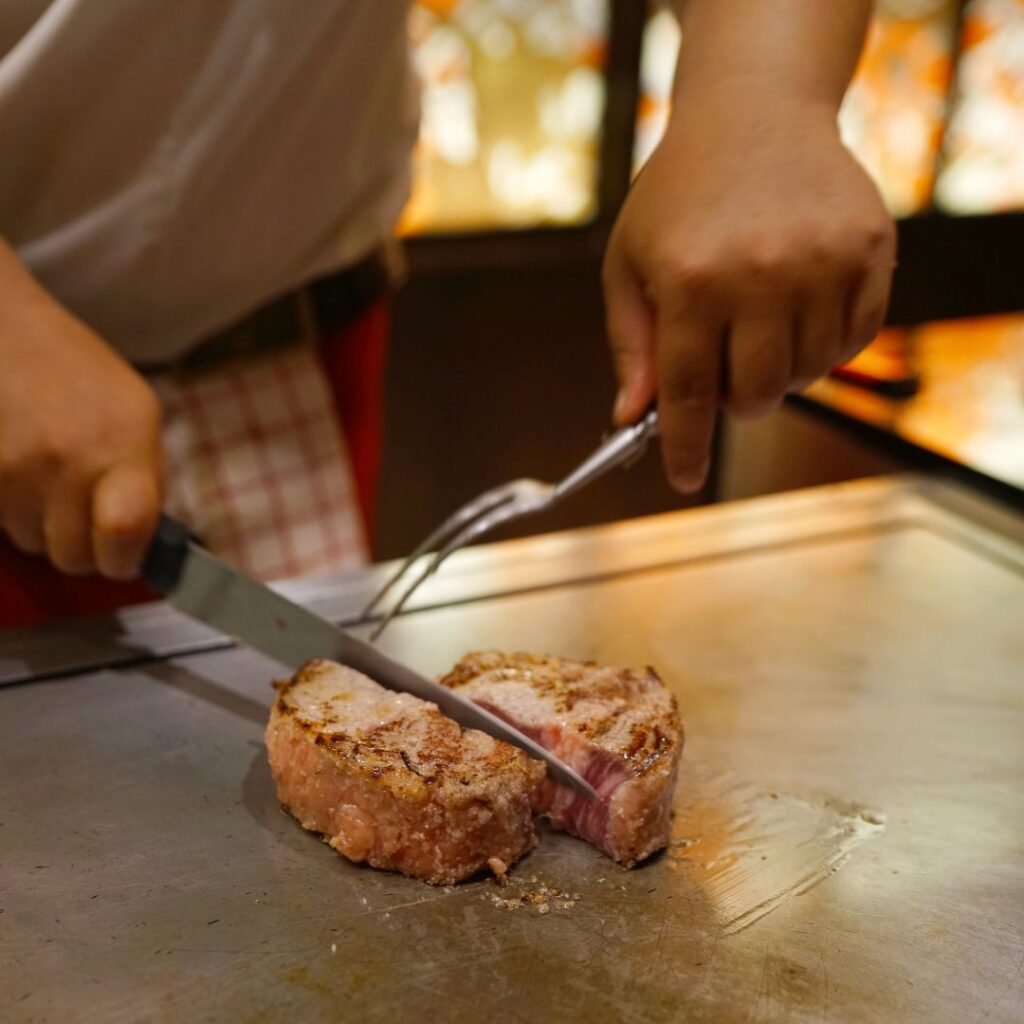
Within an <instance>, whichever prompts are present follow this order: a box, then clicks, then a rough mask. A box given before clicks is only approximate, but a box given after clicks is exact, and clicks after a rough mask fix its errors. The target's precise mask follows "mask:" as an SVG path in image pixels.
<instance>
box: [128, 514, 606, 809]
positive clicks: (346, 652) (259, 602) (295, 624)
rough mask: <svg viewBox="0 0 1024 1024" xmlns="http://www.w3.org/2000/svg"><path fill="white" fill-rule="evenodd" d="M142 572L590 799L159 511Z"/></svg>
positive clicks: (534, 749) (467, 708) (293, 657)
mask: <svg viewBox="0 0 1024 1024" xmlns="http://www.w3.org/2000/svg"><path fill="white" fill-rule="evenodd" d="M142 576H143V579H145V581H146V583H147V584H148V585H149V586H150V588H151V589H152V590H154V591H155V592H156V593H158V594H160V595H161V596H162V597H164V598H166V599H167V600H168V601H169V602H170V603H171V604H172V605H174V606H175V608H177V609H178V610H179V611H183V612H185V614H186V615H191V616H192V617H193V618H195V619H199V620H200V621H201V622H204V623H206V624H207V625H208V626H213V628H214V629H218V630H220V631H221V632H222V633H227V634H228V635H229V636H232V637H235V638H236V639H238V640H241V641H242V642H243V643H245V644H247V645H248V646H250V647H255V648H256V649H257V650H259V651H262V652H263V653H264V654H269V655H270V656H271V657H272V658H274V659H275V660H277V661H280V662H281V663H282V664H284V665H287V666H288V667H289V668H298V667H299V666H300V665H302V664H303V663H305V662H307V661H309V660H310V659H311V658H330V659H332V660H334V661H339V662H341V663H342V664H344V665H348V666H349V667H350V668H354V669H356V671H358V672H362V673H363V674H364V675H367V676H369V677H370V678H371V679H373V680H375V681H376V682H378V683H380V684H381V686H386V687H387V688H388V689H391V690H399V691H402V692H404V693H411V694H412V695H413V696H415V697H419V698H420V699H421V700H428V701H430V702H431V703H433V704H436V705H437V706H438V707H439V708H440V709H441V710H442V711H443V712H444V713H445V714H446V715H447V716H448V717H449V718H453V719H455V721H456V722H458V723H459V724H460V725H464V726H466V727H467V728H470V729H479V730H480V731H481V732H486V733H488V734H489V735H491V736H494V737H495V738H496V739H500V740H504V741H505V742H506V743H512V744H515V746H517V747H520V748H521V749H522V750H525V751H526V753H527V754H529V755H530V756H531V757H536V758H539V759H540V760H542V761H544V762H545V764H546V765H547V766H548V769H549V771H550V772H551V775H552V777H553V778H554V779H555V781H556V782H560V783H563V784H564V785H568V786H571V787H572V788H573V789H574V790H575V791H576V792H577V793H579V794H581V795H582V796H586V797H588V798H591V799H595V798H596V797H597V793H596V792H594V789H593V788H592V787H591V786H590V785H589V784H588V783H587V782H586V781H585V780H584V779H583V778H582V777H581V776H580V775H578V774H577V773H576V772H575V771H573V769H572V768H570V767H569V766H568V765H567V764H565V763H564V762H562V761H560V760H559V759H558V758H557V757H555V756H554V755H553V754H551V753H550V752H549V751H547V750H545V749H544V748H543V747H542V746H541V745H540V744H539V743H537V742H535V741H534V740H532V739H530V737H529V736H526V735H524V734H523V733H521V732H520V731H519V730H518V729H514V728H512V726H510V725H508V724H507V723H506V722H503V721H502V720H501V719H500V718H498V717H497V715H493V714H491V713H490V712H489V711H485V710H484V709H483V708H481V707H478V706H477V705H476V704H474V703H473V702H472V701H470V700H468V699H467V698H465V697H463V696H462V695H461V694H459V693H456V692H455V691H454V690H449V689H448V688H447V687H445V686H442V685H441V684H440V683H435V682H433V681H432V680H430V679H427V678H426V677H425V676H421V675H420V674H419V673H417V672H414V671H413V670H412V669H410V668H408V667H406V666H405V665H402V664H400V663H399V662H397V661H393V660H392V659H391V658H389V657H387V656H386V655H384V654H382V653H381V652H380V651H379V650H377V648H376V647H374V646H372V645H371V644H368V643H366V642H365V641H363V640H359V639H358V638H357V637H354V636H352V635H351V634H350V633H346V632H345V631H344V630H343V629H339V628H338V627H337V626H335V625H333V624H332V623H330V622H328V621H327V620H326V619H322V618H321V617H320V616H319V615H315V614H314V613H313V612H311V611H309V610H308V609H306V608H303V607H302V606H301V605H298V604H295V603H294V602H292V601H289V600H288V599H287V598H285V597H282V596H281V595H280V594H278V593H276V592H275V591H273V590H271V589H270V587H267V586H264V585H263V584H262V583H259V582H257V581H256V580H253V579H250V578H249V577H248V576H246V575H244V574H243V573H240V572H238V571H237V570H236V569H232V568H231V566H229V565H227V564H226V563H224V562H222V561H221V560H220V559H219V558H216V557H215V556H213V555H211V554H210V552H209V551H207V550H206V549H205V548H203V547H202V545H200V544H199V543H198V542H197V541H196V540H195V538H194V537H192V535H191V534H190V533H189V531H188V529H187V528H186V527H185V526H184V525H183V524H182V523H179V522H177V520H174V519H172V518H171V517H170V516H161V517H160V524H159V527H158V528H157V532H156V536H155V537H154V539H153V543H152V544H151V546H150V548H149V552H148V553H147V555H146V560H145V562H144V564H143V567H142Z"/></svg>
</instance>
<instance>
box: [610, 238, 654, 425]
mask: <svg viewBox="0 0 1024 1024" xmlns="http://www.w3.org/2000/svg"><path fill="white" fill-rule="evenodd" d="M604 296H605V306H606V316H607V324H608V337H609V339H610V341H611V350H612V358H613V359H614V361H615V375H616V377H617V378H618V382H619V393H618V397H617V398H616V400H615V411H614V413H613V417H614V420H615V422H616V423H617V424H619V425H625V424H627V423H633V422H635V421H636V420H637V419H639V418H640V416H641V415H643V412H644V410H645V409H646V408H647V407H648V406H649V405H650V404H651V402H652V401H653V400H654V395H655V392H656V390H657V369H656V355H655V348H656V344H655V340H656V328H655V316H654V312H653V310H652V309H651V306H650V303H649V302H648V301H647V297H646V296H645V294H644V291H643V288H642V287H641V285H640V283H639V281H638V279H637V278H636V276H635V275H634V274H633V273H632V272H631V271H630V269H629V268H628V267H627V266H626V265H625V264H624V263H622V262H621V261H620V260H618V259H617V258H616V257H615V255H614V253H610V255H609V258H608V260H607V261H606V262H605V267H604Z"/></svg>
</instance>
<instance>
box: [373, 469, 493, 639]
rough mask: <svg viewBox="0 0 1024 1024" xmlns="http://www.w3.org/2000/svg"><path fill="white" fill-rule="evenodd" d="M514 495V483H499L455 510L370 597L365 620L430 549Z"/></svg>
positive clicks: (433, 548) (432, 549)
mask: <svg viewBox="0 0 1024 1024" xmlns="http://www.w3.org/2000/svg"><path fill="white" fill-rule="evenodd" d="M512 497H513V492H512V485H511V484H510V483H505V484H499V485H498V486H497V487H492V488H491V489H490V490H489V491H484V493H483V494H478V495H477V496H476V497H475V498H473V499H471V500H470V501H467V502H466V504H465V505H463V506H462V507H461V508H459V509H457V510H456V511H455V512H453V513H452V514H451V515H450V516H449V517H448V518H447V519H446V520H445V521H444V522H443V523H441V525H440V526H438V527H437V528H436V529H435V530H434V531H433V532H432V533H430V534H429V535H428V536H427V537H426V538H425V539H424V540H423V541H422V542H421V543H420V544H419V545H418V546H417V547H416V549H415V550H414V551H413V552H412V554H410V555H409V556H408V557H407V558H406V559H405V561H404V562H402V564H401V565H400V566H399V567H398V569H397V570H396V571H395V572H393V573H392V574H391V575H390V576H389V577H388V578H387V579H386V580H385V581H384V585H383V586H382V587H381V588H380V590H378V591H377V593H376V594H374V596H373V597H372V598H371V599H370V602H369V604H367V606H366V607H365V608H364V609H363V615H362V617H363V619H364V620H365V619H367V618H369V617H370V615H372V614H373V612H374V609H376V607H377V606H378V605H379V604H380V602H381V601H382V600H383V599H384V597H385V595H387V594H388V593H389V592H390V590H391V589H392V587H394V586H395V584H396V583H397V582H398V581H399V580H400V579H401V578H402V577H403V576H404V575H405V574H406V573H407V572H408V571H409V570H410V569H411V568H412V566H413V565H414V564H415V563H416V562H417V561H418V560H419V559H420V558H422V557H423V556H424V555H425V554H426V553H427V552H428V551H434V550H435V549H437V548H438V547H440V546H441V544H442V543H443V541H444V540H445V538H446V537H448V536H451V535H453V534H455V533H457V532H458V531H459V530H461V529H462V528H463V526H464V525H465V524H466V523H468V522H471V521H472V520H474V519H476V518H477V517H478V516H481V515H484V514H485V513H487V512H490V511H491V510H492V509H494V508H498V507H499V506H500V505H501V504H502V503H503V502H507V501H510V500H511V499H512Z"/></svg>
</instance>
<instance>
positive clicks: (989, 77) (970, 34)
mask: <svg viewBox="0 0 1024 1024" xmlns="http://www.w3.org/2000/svg"><path fill="white" fill-rule="evenodd" d="M962 48H963V49H962V54H961V57H960V60H959V63H958V65H957V75H956V94H955V99H954V105H953V113H952V116H951V118H950V123H949V131H948V133H947V135H946V146H945V161H944V166H943V168H942V171H941V173H940V175H939V180H938V184H937V186H936V190H935V192H936V195H935V198H936V204H937V205H938V206H939V207H940V208H941V209H944V210H947V211H949V212H951V213H994V212H998V211H1001V210H1010V209H1024V0H972V2H970V3H968V4H967V7H966V10H965V12H964V24H963V37H962Z"/></svg>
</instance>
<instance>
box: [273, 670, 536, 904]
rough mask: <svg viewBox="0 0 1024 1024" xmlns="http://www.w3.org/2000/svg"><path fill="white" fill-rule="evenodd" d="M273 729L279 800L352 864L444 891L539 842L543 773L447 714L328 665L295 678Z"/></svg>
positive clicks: (282, 693)
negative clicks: (538, 794) (534, 801)
mask: <svg viewBox="0 0 1024 1024" xmlns="http://www.w3.org/2000/svg"><path fill="white" fill-rule="evenodd" d="M277 689H278V697H277V700H276V701H275V703H274V707H273V710H272V711H271V715H270V722H269V723H268V725H267V733H266V740H267V752H268V754H269V758H270V768H271V771H272V772H273V775H274V779H275V781H276V782H277V792H278V796H279V798H280V800H281V802H282V803H283V804H284V805H285V807H287V808H288V810H289V811H291V813H292V814H293V815H295V817H296V818H298V820H299V821H300V822H301V824H302V826H303V827H304V828H308V829H310V830H312V831H314V832H321V833H323V835H324V837H325V838H326V840H327V841H328V842H329V843H330V845H331V846H333V847H334V848H335V849H336V850H338V851H340V852H341V853H343V854H344V855H345V856H346V857H348V858H349V859H350V860H353V861H366V862H367V863H369V864H372V865H373V866H374V867H378V868H393V869H395V870H398V871H401V872H403V873H405V874H407V875H412V876H414V877H416V878H422V879H424V880H425V881H428V882H433V883H437V884H443V883H450V882H457V881H459V880H460V879H462V878H466V877H468V876H469V875H472V874H474V873H476V872H477V871H480V870H481V869H484V868H486V867H487V866H488V864H492V865H494V866H495V867H496V868H497V866H498V865H500V868H501V873H503V872H504V868H505V866H506V865H508V864H511V863H512V862H513V861H515V860H516V859H518V858H519V857H521V856H522V855H523V854H524V853H525V852H526V851H527V850H529V849H530V848H531V847H533V845H534V844H535V843H536V836H535V833H534V829H533V821H532V818H531V813H530V803H531V797H532V796H533V794H534V793H535V791H536V789H537V788H538V785H539V782H540V779H541V778H542V777H543V775H544V768H543V766H542V765H541V764H540V763H539V762H537V761H534V760H532V759H530V758H527V757H526V755H525V754H523V753H522V752H521V751H520V750H518V749H517V748H515V747H512V746H509V745H508V744H506V743H502V742H500V741H498V740H494V739H492V738H491V737H490V736H486V735H484V734H483V733H482V732H477V731H475V730H472V729H465V730H464V729H462V728H461V727H460V726H459V725H457V724H456V723H455V722H453V721H452V720H451V719H449V718H446V717H445V716H444V715H442V714H441V712H440V711H439V710H438V709H437V707H436V706H435V705H433V704H428V703H426V702H425V701H421V700H418V699H417V698H416V697H412V696H410V695H408V694H399V693H393V692H392V691H390V690H385V689H384V688H383V687H381V686H378V685H377V684H376V683H375V682H373V681H372V680H370V679H368V678H367V677H366V676H363V675H360V674H359V673H358V672H355V671H353V670H352V669H349V668H345V667H343V666H341V665H337V664H335V663H334V662H330V661H311V662H309V663H308V664H307V665H305V666H304V667H303V668H301V669H300V670H299V671H298V672H297V673H296V674H295V676H294V677H293V678H292V679H290V680H289V681H287V682H283V683H279V684H277Z"/></svg>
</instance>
